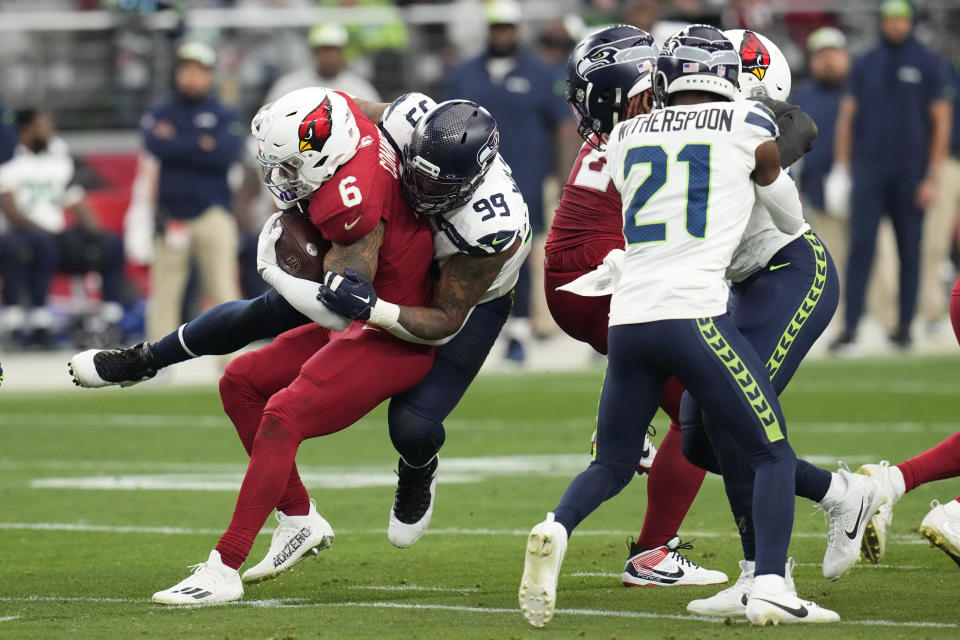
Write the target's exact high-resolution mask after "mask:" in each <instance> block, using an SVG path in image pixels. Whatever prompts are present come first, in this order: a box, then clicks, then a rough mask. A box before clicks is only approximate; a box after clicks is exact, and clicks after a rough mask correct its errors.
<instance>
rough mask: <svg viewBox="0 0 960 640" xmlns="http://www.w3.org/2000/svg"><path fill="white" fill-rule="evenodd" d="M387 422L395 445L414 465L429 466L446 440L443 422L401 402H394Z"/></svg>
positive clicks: (388, 411) (391, 403) (388, 413)
mask: <svg viewBox="0 0 960 640" xmlns="http://www.w3.org/2000/svg"><path fill="white" fill-rule="evenodd" d="M387 423H388V424H389V426H390V440H391V441H392V442H393V446H394V448H395V449H396V450H397V452H398V453H399V454H400V455H401V456H402V457H403V459H404V460H405V461H406V463H407V464H409V465H410V466H412V467H422V466H425V465H426V464H427V463H428V462H430V459H431V458H433V456H435V455H437V452H438V451H440V447H442V446H443V443H444V440H446V432H445V431H444V429H443V424H442V423H440V422H436V421H434V420H430V419H428V418H425V417H423V416H421V415H420V414H419V413H416V412H415V411H413V410H412V409H411V408H410V407H408V406H406V405H404V404H403V403H401V402H396V401H391V402H390V406H389V408H388V409H387Z"/></svg>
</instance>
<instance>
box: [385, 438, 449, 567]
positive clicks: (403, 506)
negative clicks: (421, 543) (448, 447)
mask: <svg viewBox="0 0 960 640" xmlns="http://www.w3.org/2000/svg"><path fill="white" fill-rule="evenodd" d="M438 463H439V456H434V457H433V459H432V460H431V461H430V462H429V464H427V466H425V467H422V468H419V469H418V468H416V467H411V466H409V465H408V464H407V463H406V462H404V460H403V458H400V463H399V464H398V466H397V493H396V495H395V497H394V500H393V507H391V508H390V524H389V525H388V526H387V538H388V539H389V540H390V542H391V544H393V546H395V547H400V548H401V549H402V548H404V547H409V546H410V545H412V544H413V543H414V542H416V541H417V540H419V539H420V536H422V535H423V533H424V532H425V531H426V530H427V527H428V526H430V519H431V518H432V517H433V498H434V496H435V495H436V493H437V465H438Z"/></svg>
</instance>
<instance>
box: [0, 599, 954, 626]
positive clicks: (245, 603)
mask: <svg viewBox="0 0 960 640" xmlns="http://www.w3.org/2000/svg"><path fill="white" fill-rule="evenodd" d="M0 602H91V603H123V604H148V605H149V604H151V603H150V601H149V600H146V599H139V598H96V597H72V596H65V597H60V596H27V597H22V598H11V597H0ZM202 606H204V605H188V606H186V607H157V608H156V609H157V610H160V611H171V612H176V611H180V610H182V609H185V608H197V607H202ZM229 606H237V607H255V608H263V609H300V608H312V607H324V608H329V607H341V608H360V609H407V610H419V611H455V612H458V613H496V614H510V615H516V616H519V615H520V611H519V610H518V609H515V608H508V607H471V606H466V605H452V604H424V603H413V602H386V601H381V602H307V601H305V600H302V599H296V598H281V599H270V600H241V601H240V602H236V603H231V605H229ZM557 613H558V614H560V615H578V616H588V617H595V618H596V617H601V618H641V619H658V620H688V621H692V622H711V623H723V622H724V621H725V620H724V619H723V618H707V617H702V616H692V615H683V614H672V613H655V612H652V611H623V610H619V611H618V610H609V609H558V610H557ZM734 624H745V623H744V622H735V623H734ZM838 624H841V625H855V626H867V627H920V628H939V629H956V628H960V625H957V624H953V623H949V622H933V621H925V620H841V621H840V622H839V623H838Z"/></svg>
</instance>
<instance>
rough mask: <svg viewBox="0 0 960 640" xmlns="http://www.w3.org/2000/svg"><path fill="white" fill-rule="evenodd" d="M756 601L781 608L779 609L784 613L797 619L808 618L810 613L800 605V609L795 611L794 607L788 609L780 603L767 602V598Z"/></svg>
mask: <svg viewBox="0 0 960 640" xmlns="http://www.w3.org/2000/svg"><path fill="white" fill-rule="evenodd" d="M756 600H759V601H760V602H766V603H768V604H772V605H773V606H775V607H777V608H779V609H783V610H784V611H786V612H787V613H789V614H790V615H792V616H795V617H797V618H806V617H807V613H808V612H807V608H806V607H805V606H803V605H800V606H799V607H798V608H796V609H794V608H793V607H788V606H786V605H782V604H780V603H779V602H774V601H773V600H767V599H765V598H756Z"/></svg>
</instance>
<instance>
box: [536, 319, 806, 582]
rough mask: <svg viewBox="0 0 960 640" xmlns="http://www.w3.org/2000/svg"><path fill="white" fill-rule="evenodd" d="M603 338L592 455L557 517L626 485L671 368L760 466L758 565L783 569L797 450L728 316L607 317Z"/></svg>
mask: <svg viewBox="0 0 960 640" xmlns="http://www.w3.org/2000/svg"><path fill="white" fill-rule="evenodd" d="M608 342H609V356H608V362H609V364H608V367H607V375H606V378H605V379H604V383H603V392H602V393H601V395H600V410H599V415H598V421H597V448H596V458H595V459H594V461H593V462H592V463H591V464H590V466H589V467H587V469H586V470H585V471H584V472H583V473H581V474H580V475H578V476H577V477H576V478H574V480H573V482H572V483H570V486H569V487H568V488H567V491H566V493H564V495H563V497H562V498H561V499H560V503H559V504H558V505H557V507H556V509H555V510H554V513H555V514H556V520H557V521H558V522H560V523H561V524H563V526H564V527H566V529H567V531H568V532H571V531H572V530H573V529H574V528H575V527H576V526H577V525H578V524H579V523H580V522H581V521H582V520H583V519H584V518H585V517H587V516H588V515H589V514H590V513H591V512H593V510H594V509H596V508H597V507H598V506H600V504H601V503H602V502H603V501H604V500H607V499H608V498H611V497H613V496H614V495H616V494H617V493H619V492H620V490H621V489H623V487H624V486H626V484H627V483H628V482H629V481H630V479H631V478H632V477H633V475H634V473H635V471H636V468H637V462H638V461H639V459H640V453H641V450H642V449H643V441H644V433H645V425H647V424H649V423H650V420H651V419H652V418H653V415H654V414H655V413H656V410H657V404H658V403H659V401H660V397H661V396H662V395H663V390H664V387H665V386H666V383H667V380H668V379H669V378H670V377H671V376H674V377H676V378H677V379H678V380H679V381H680V382H681V383H682V384H683V385H684V387H686V389H687V391H688V392H689V393H690V394H691V395H692V396H693V397H695V398H697V399H698V400H699V401H700V403H701V405H702V406H703V407H704V409H706V410H707V411H708V412H710V413H713V414H716V415H723V416H729V418H730V419H729V420H726V421H724V422H723V423H717V424H710V425H708V429H716V430H718V431H720V430H724V431H726V432H727V433H726V435H727V436H729V437H730V438H731V439H733V440H734V441H736V443H737V445H738V446H739V447H740V448H741V449H742V450H743V451H744V452H745V454H746V456H747V459H748V460H749V463H750V466H751V468H752V469H753V471H754V473H755V474H756V479H757V480H756V482H755V483H754V487H753V511H754V513H753V519H754V526H755V530H756V539H757V547H758V549H757V568H756V571H757V574H765V573H774V574H779V575H783V570H784V563H785V562H786V557H787V555H786V554H787V547H788V546H789V543H790V531H791V529H792V527H793V506H794V505H793V500H792V496H793V493H794V474H795V466H796V456H795V455H794V453H793V450H792V449H791V448H790V445H789V444H788V443H787V441H786V439H785V437H784V433H785V431H786V425H785V422H784V419H783V414H782V412H781V411H780V403H779V400H778V399H777V395H776V392H775V390H774V388H773V385H772V383H771V382H770V377H769V375H767V373H766V370H765V369H764V366H763V363H762V362H761V361H760V359H759V357H758V356H757V354H756V353H755V352H754V350H753V348H752V347H751V346H750V344H749V343H748V342H747V341H746V339H744V337H743V336H742V335H740V332H739V331H737V328H736V327H735V326H734V324H733V321H732V320H731V319H730V317H729V316H728V315H727V314H724V315H721V316H717V317H714V318H700V319H696V320H661V321H657V322H648V323H644V324H634V325H617V326H612V327H610V332H609V338H608ZM640 425H644V426H640ZM788 498H789V499H788Z"/></svg>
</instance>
